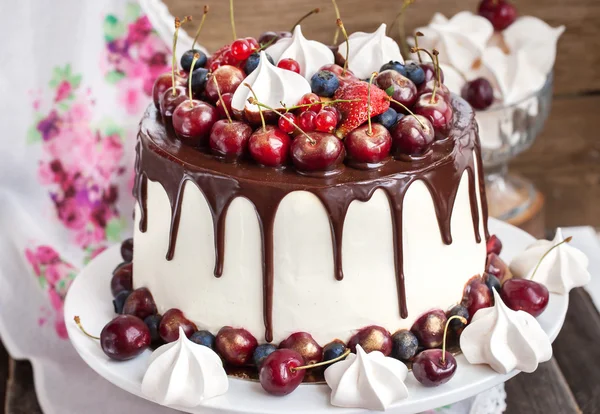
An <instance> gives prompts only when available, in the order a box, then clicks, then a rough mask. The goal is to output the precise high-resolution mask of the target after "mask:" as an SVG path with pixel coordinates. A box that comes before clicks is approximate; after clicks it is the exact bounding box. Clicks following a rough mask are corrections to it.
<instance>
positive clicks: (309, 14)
mask: <svg viewBox="0 0 600 414" xmlns="http://www.w3.org/2000/svg"><path fill="white" fill-rule="evenodd" d="M320 11H321V9H320V8H318V7H317V8H316V9H312V10H311V11H309V12H308V13H306V14H305V15H304V16H302V17H301V18H299V19H298V21H297V22H296V23H294V25H293V26H292V30H290V32H293V31H294V29H295V28H296V26H298V25H299V24H300V23H302V22H303V21H304V19H306V18H307V17H310V16H312V15H313V14H317V13H319V12H320Z"/></svg>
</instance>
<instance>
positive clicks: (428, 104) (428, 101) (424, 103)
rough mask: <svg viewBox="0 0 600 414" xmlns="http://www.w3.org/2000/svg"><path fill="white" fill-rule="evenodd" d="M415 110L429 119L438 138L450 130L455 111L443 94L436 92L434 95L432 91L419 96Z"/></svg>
mask: <svg viewBox="0 0 600 414" xmlns="http://www.w3.org/2000/svg"><path fill="white" fill-rule="evenodd" d="M413 112H414V113H415V114H417V115H422V116H424V117H425V118H427V119H429V121H430V122H431V125H433V129H434V130H435V134H436V137H438V138H440V137H444V136H445V135H446V134H447V133H448V131H449V130H450V125H451V123H452V115H453V111H452V107H451V106H450V104H449V103H448V101H447V100H446V98H444V97H443V96H440V95H437V94H436V95H435V97H434V96H433V94H431V93H426V94H424V95H421V96H419V99H418V100H417V102H416V103H415V106H414V107H413Z"/></svg>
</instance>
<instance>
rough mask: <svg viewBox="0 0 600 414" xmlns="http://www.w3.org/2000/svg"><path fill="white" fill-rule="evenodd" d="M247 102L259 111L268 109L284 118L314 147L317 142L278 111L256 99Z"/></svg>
mask: <svg viewBox="0 0 600 414" xmlns="http://www.w3.org/2000/svg"><path fill="white" fill-rule="evenodd" d="M248 102H249V103H251V104H252V105H256V106H258V107H259V109H260V108H261V107H262V108H265V109H268V110H269V111H273V112H274V113H275V114H276V115H277V116H278V117H280V118H284V119H285V120H286V121H287V122H289V123H290V124H292V125H293V126H294V128H296V129H297V130H298V131H299V132H300V133H302V134H303V135H304V136H305V137H306V138H308V142H310V143H311V144H312V145H315V144H316V143H317V141H315V140H314V139H312V138H311V137H310V135H308V134H307V133H306V132H304V130H303V129H302V128H300V127H299V126H298V125H296V123H295V122H292V121H290V120H289V119H288V118H286V117H285V116H283V115H282V114H280V113H279V111H278V110H276V109H273V108H272V107H270V106H269V105H265V104H264V103H260V102H258V99H256V97H254V98H250V99H248Z"/></svg>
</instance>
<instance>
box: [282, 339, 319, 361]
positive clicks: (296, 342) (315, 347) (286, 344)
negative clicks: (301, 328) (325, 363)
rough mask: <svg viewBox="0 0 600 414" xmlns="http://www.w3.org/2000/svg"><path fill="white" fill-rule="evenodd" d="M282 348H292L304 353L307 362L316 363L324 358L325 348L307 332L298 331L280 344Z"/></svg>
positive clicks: (301, 353)
mask: <svg viewBox="0 0 600 414" xmlns="http://www.w3.org/2000/svg"><path fill="white" fill-rule="evenodd" d="M279 348H280V349H292V350H294V351H296V352H298V353H299V354H300V355H302V358H304V363H305V364H316V363H317V362H321V360H322V359H323V348H321V346H320V345H319V344H318V343H317V341H315V340H314V339H313V337H312V336H311V335H310V334H309V333H306V332H296V333H294V334H292V335H290V336H289V337H288V338H287V339H286V340H284V341H283V342H281V343H280V344H279Z"/></svg>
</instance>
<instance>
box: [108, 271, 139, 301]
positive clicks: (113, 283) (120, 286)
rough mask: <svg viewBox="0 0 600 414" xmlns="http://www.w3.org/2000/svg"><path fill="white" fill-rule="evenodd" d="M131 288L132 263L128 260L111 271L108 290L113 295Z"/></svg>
mask: <svg viewBox="0 0 600 414" xmlns="http://www.w3.org/2000/svg"><path fill="white" fill-rule="evenodd" d="M132 290H133V263H131V262H129V263H126V264H124V265H123V266H119V267H118V268H116V269H115V271H114V272H113V276H112V279H111V280H110V291H111V293H112V295H113V297H115V296H117V295H118V294H119V293H120V292H123V291H132Z"/></svg>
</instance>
